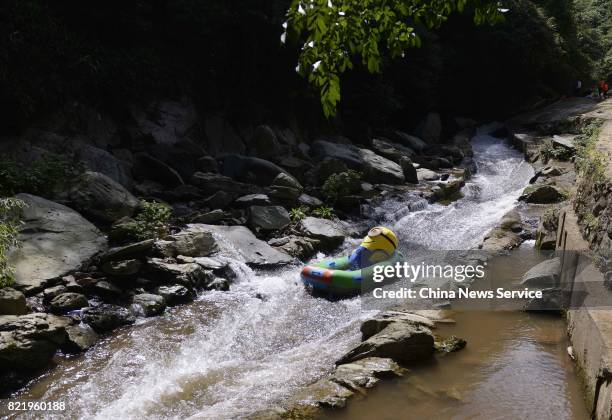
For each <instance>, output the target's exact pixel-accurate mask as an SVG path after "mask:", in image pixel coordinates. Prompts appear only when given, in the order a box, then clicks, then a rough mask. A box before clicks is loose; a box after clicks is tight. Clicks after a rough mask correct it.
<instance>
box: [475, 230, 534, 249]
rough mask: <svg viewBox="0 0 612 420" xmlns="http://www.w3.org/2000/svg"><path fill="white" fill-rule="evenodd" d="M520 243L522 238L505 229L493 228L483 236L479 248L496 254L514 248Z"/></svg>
mask: <svg viewBox="0 0 612 420" xmlns="http://www.w3.org/2000/svg"><path fill="white" fill-rule="evenodd" d="M521 243H523V238H521V236H520V235H517V234H516V233H514V232H512V231H509V230H506V229H502V228H495V229H493V230H492V231H491V232H489V233H488V234H487V235H486V236H485V238H484V240H483V242H482V244H481V245H480V247H479V248H480V249H483V250H485V251H491V252H496V251H504V250H510V249H513V248H516V247H517V246H519V245H520V244H521Z"/></svg>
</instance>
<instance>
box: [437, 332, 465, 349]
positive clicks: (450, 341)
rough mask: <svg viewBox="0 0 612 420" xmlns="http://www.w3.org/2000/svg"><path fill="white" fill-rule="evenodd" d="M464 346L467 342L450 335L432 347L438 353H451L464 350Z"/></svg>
mask: <svg viewBox="0 0 612 420" xmlns="http://www.w3.org/2000/svg"><path fill="white" fill-rule="evenodd" d="M466 345H467V341H465V340H464V339H463V338H459V337H456V336H454V335H451V336H450V337H448V338H446V339H444V340H442V341H436V342H435V344H434V347H435V349H436V351H438V352H440V353H453V352H456V351H459V350H462V349H464V348H465V346H466Z"/></svg>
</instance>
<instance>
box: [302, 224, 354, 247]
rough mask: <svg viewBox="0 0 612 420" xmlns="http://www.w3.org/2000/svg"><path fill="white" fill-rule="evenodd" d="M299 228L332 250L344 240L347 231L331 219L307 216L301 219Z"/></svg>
mask: <svg viewBox="0 0 612 420" xmlns="http://www.w3.org/2000/svg"><path fill="white" fill-rule="evenodd" d="M299 228H300V230H301V231H302V232H303V233H304V235H305V236H307V237H309V238H313V239H317V240H319V241H320V243H321V246H322V249H324V250H332V249H334V248H336V247H338V246H340V245H341V244H342V242H344V238H345V233H344V232H343V231H342V229H341V228H340V227H339V226H338V225H337V224H336V223H334V222H332V221H331V220H327V219H319V218H316V217H306V218H305V219H303V220H302V221H300V225H299Z"/></svg>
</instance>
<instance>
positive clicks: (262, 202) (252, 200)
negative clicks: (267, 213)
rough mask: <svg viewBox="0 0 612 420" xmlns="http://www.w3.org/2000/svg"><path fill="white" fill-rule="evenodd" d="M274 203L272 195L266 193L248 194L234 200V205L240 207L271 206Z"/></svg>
mask: <svg viewBox="0 0 612 420" xmlns="http://www.w3.org/2000/svg"><path fill="white" fill-rule="evenodd" d="M270 204H272V202H271V201H270V197H268V196H267V195H265V194H247V195H243V196H242V197H239V198H237V199H236V201H234V205H235V206H236V207H240V208H246V207H251V206H269V205H270Z"/></svg>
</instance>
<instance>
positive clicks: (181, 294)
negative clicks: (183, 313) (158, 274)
mask: <svg viewBox="0 0 612 420" xmlns="http://www.w3.org/2000/svg"><path fill="white" fill-rule="evenodd" d="M156 293H157V294H158V295H160V296H161V297H162V298H164V301H165V302H166V303H167V304H168V305H169V306H175V305H180V304H183V303H189V302H191V301H192V300H193V299H194V298H195V294H194V293H193V292H192V290H191V289H189V288H187V287H185V286H183V285H181V284H174V285H170V286H159V287H158V288H157V290H156Z"/></svg>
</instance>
